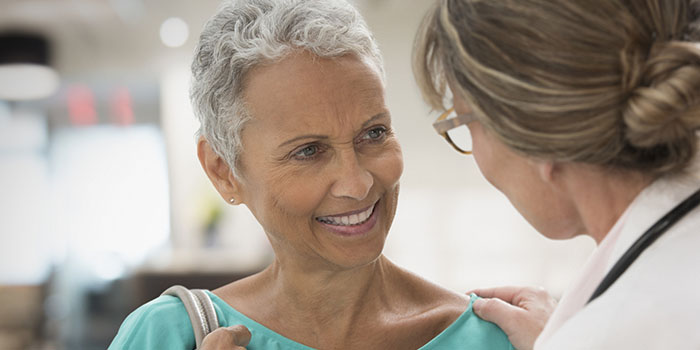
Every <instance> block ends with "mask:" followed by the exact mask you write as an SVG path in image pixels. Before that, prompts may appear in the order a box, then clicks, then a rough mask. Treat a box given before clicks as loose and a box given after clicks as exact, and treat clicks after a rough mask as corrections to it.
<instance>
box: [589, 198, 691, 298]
mask: <svg viewBox="0 0 700 350" xmlns="http://www.w3.org/2000/svg"><path fill="white" fill-rule="evenodd" d="M698 204H700V189H699V190H697V191H695V193H693V194H692V195H690V197H688V198H686V199H685V200H684V201H683V202H681V203H680V204H678V205H677V206H676V207H675V208H673V210H671V211H670V212H668V213H667V214H666V215H664V217H662V218H661V219H659V221H657V222H656V223H655V224H654V225H652V226H651V227H650V228H649V229H648V230H647V231H646V232H644V234H643V235H642V236H641V237H639V239H637V241H636V242H634V244H633V245H632V246H631V247H630V248H629V249H627V251H626V252H625V254H624V255H622V257H621V258H620V260H618V261H617V262H616V263H615V265H614V266H613V267H612V269H611V270H610V271H609V272H608V274H607V275H605V278H603V281H602V282H600V284H599V285H598V288H596V290H595V292H593V295H592V296H591V298H590V299H588V303H590V302H591V301H593V300H595V298H597V297H599V296H600V295H601V294H603V293H604V292H605V291H606V290H608V288H610V286H612V285H613V283H615V281H617V279H618V278H619V277H620V276H622V274H623V273H625V271H626V270H627V268H628V267H630V265H632V263H633V262H634V261H635V260H636V259H637V257H639V255H640V254H642V252H644V250H645V249H647V248H648V247H649V246H650V245H651V244H652V243H654V241H656V239H657V238H659V237H661V235H663V234H664V233H665V232H666V231H667V230H668V229H669V228H670V227H671V226H673V224H675V223H676V222H678V220H680V219H681V218H682V217H683V216H685V215H686V214H688V213H689V212H690V211H691V210H693V209H694V208H695V207H697V206H698ZM588 303H587V304H588Z"/></svg>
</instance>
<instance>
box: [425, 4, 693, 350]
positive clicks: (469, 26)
mask: <svg viewBox="0 0 700 350" xmlns="http://www.w3.org/2000/svg"><path fill="white" fill-rule="evenodd" d="M699 6H700V5H698V2H697V1H689V0H646V1H645V0H640V1H624V0H590V1H578V0H556V1H551V0H522V1H510V0H489V1H477V0H440V1H438V3H437V4H436V7H435V8H434V11H432V12H431V13H430V14H429V15H428V16H427V18H426V20H425V22H424V25H423V27H422V30H421V32H420V34H419V36H418V39H417V42H416V44H417V45H416V51H415V63H416V65H415V71H416V74H417V78H418V81H419V84H420V86H421V88H422V91H423V93H424V95H425V97H426V98H427V100H428V101H430V103H431V104H432V106H433V107H434V108H441V109H444V108H445V107H443V105H444V102H445V97H446V96H448V91H447V89H448V88H449V92H450V94H451V96H452V98H453V100H452V106H454V110H455V112H456V113H455V114H456V116H455V117H454V118H451V119H450V118H449V117H443V118H442V119H443V120H440V121H439V122H438V123H436V127H437V128H438V129H439V131H440V132H441V133H445V132H449V131H448V130H450V129H452V128H455V127H462V128H464V127H467V128H468V129H469V131H470V134H471V139H472V143H471V144H470V145H464V144H462V147H463V148H461V149H459V150H460V151H462V152H463V153H469V152H473V156H474V159H475V161H476V162H477V164H478V166H479V168H480V169H481V171H482V173H483V175H484V176H485V177H486V179H488V181H489V182H491V184H493V185H494V186H495V187H496V188H498V189H499V190H500V191H502V192H503V193H504V194H505V195H506V196H507V197H508V198H509V199H510V201H511V203H512V204H513V205H514V206H515V207H516V208H517V209H518V210H519V211H520V213H521V214H522V215H523V216H524V217H525V218H526V219H527V220H528V221H529V222H530V223H531V224H532V225H533V226H534V227H535V228H536V229H537V230H538V231H539V232H540V233H541V234H543V235H544V236H546V237H549V238H553V239H567V238H571V237H575V236H578V235H588V236H590V237H592V238H593V239H594V240H595V241H596V242H597V244H598V248H597V250H596V251H595V252H594V254H593V255H592V257H591V258H590V260H589V262H588V264H587V266H586V267H585V268H584V271H583V273H582V274H581V276H580V277H579V279H578V280H577V281H575V282H574V284H573V285H572V286H571V289H570V291H568V292H567V293H566V294H565V295H564V297H563V298H562V300H561V302H560V304H559V306H558V307H557V309H556V311H555V312H554V314H553V315H552V317H551V319H550V320H549V322H548V323H547V325H546V327H545V329H544V332H543V333H542V335H541V336H540V337H539V339H538V340H537V344H536V348H541V349H545V348H546V349H690V348H692V349H697V348H700V332H698V325H700V302H698V298H697V295H698V293H699V292H700V273H699V272H698V269H699V267H700V254H698V247H700V209H698V208H697V206H698V203H699V202H700V191H699V188H700V176H699V174H700V173H699V172H698V170H699V169H700V168H699V167H698V166H699V165H700V164H699V163H700V160H698V159H697V156H696V155H697V153H698V152H697V150H698V130H699V129H700V45H699V44H698V43H697V42H694V41H695V40H697V39H698V38H699V36H698V33H697V30H698V28H699V26H700V22H699V21H698V16H699V14H700V8H699ZM452 106H448V107H452ZM447 135H448V136H449V134H447ZM448 141H450V142H451V143H453V144H455V145H457V146H459V143H460V142H464V141H465V140H463V139H460V140H453V139H448ZM490 293H491V294H494V295H496V296H501V297H503V299H505V301H506V302H511V303H512V305H509V304H507V303H504V302H503V301H500V300H498V299H491V300H482V301H481V303H480V304H475V308H476V309H477V311H478V312H480V314H482V315H485V317H487V318H489V319H493V320H494V321H496V322H498V323H499V324H500V325H501V326H502V327H504V329H506V330H507V331H508V332H510V335H511V340H513V342H514V344H515V343H517V344H515V345H516V347H518V348H530V347H532V338H529V339H530V341H529V343H528V341H527V338H528V337H527V336H526V333H528V332H530V331H532V330H535V329H536V328H537V327H530V326H527V327H524V326H523V324H513V321H514V320H522V319H527V318H528V315H530V314H531V312H532V311H533V309H534V310H535V312H540V311H541V309H540V308H539V306H538V305H537V301H538V300H541V299H542V298H538V297H536V296H532V295H531V296H529V297H528V296H526V295H524V294H523V292H522V290H518V289H512V288H511V289H501V290H495V291H490ZM532 302H535V304H532ZM545 314H546V313H545ZM535 318H537V317H535Z"/></svg>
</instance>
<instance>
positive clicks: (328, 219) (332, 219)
mask: <svg viewBox="0 0 700 350" xmlns="http://www.w3.org/2000/svg"><path fill="white" fill-rule="evenodd" d="M378 202H379V201H377V203H378ZM377 203H374V205H372V206H371V207H369V208H367V209H364V210H362V211H360V212H356V213H353V214H350V215H334V216H319V217H317V218H316V220H317V221H319V222H321V223H324V224H328V225H335V226H355V225H362V224H364V223H365V222H367V220H369V218H370V217H371V216H372V213H374V209H375V208H376V207H377Z"/></svg>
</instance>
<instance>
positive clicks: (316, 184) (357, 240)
mask: <svg viewBox="0 0 700 350" xmlns="http://www.w3.org/2000/svg"><path fill="white" fill-rule="evenodd" d="M244 96H245V100H246V103H247V108H248V111H249V112H250V114H251V115H252V120H251V121H250V122H249V123H248V124H246V126H245V128H244V130H243V132H242V135H241V137H242V141H243V152H242V153H241V158H240V171H239V174H240V175H239V177H238V179H237V180H236V181H237V182H238V185H237V187H238V197H237V199H240V200H241V201H242V202H243V203H244V204H246V205H247V206H248V207H249V208H250V210H251V211H252V213H253V214H254V215H255V217H256V218H257V219H258V221H259V222H260V223H261V225H262V226H263V228H264V229H265V231H266V232H267V234H268V237H269V239H270V241H271V243H272V245H273V247H274V249H275V253H276V256H277V259H278V260H280V261H285V260H286V261H291V262H293V263H297V264H298V263H300V264H307V265H308V266H315V267H316V268H317V267H318V266H327V267H330V268H337V267H342V268H348V267H355V266H362V265H365V264H367V263H369V262H372V261H374V260H375V259H376V258H377V257H378V256H379V255H380V254H381V251H382V249H383V246H384V241H385V238H386V235H387V233H388V231H389V227H390V226H391V223H392V220H393V218H394V213H395V210H396V201H397V197H398V191H399V177H400V176H401V173H402V171H403V160H402V155H401V149H400V147H399V144H398V142H397V141H396V138H395V137H394V134H393V131H392V127H391V117H390V115H389V111H388V110H387V107H386V105H385V103H384V88H383V85H382V82H381V80H380V77H379V75H378V73H377V72H376V71H375V70H374V69H373V68H372V67H371V66H369V65H368V64H366V63H364V62H363V61H362V60H360V59H357V58H355V57H351V56H346V57H341V58H336V59H323V58H318V57H315V56H312V55H311V54H308V53H295V54H292V55H290V56H289V57H287V58H285V59H283V60H282V61H280V62H277V63H274V64H271V65H267V66H262V67H258V68H256V69H254V70H252V71H251V72H250V73H249V75H248V80H247V82H246V89H245V94H244ZM319 263H321V264H322V265H319Z"/></svg>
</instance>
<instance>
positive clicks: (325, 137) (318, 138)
mask: <svg viewBox="0 0 700 350" xmlns="http://www.w3.org/2000/svg"><path fill="white" fill-rule="evenodd" d="M388 116H389V113H387V112H382V113H379V114H377V115H375V116H373V117H372V118H369V119H367V120H366V121H365V122H364V123H362V129H364V128H366V127H367V125H369V124H371V123H373V122H374V121H376V120H377V119H381V118H385V117H388ZM304 139H314V140H327V139H328V136H326V135H317V134H309V135H301V136H297V137H295V138H293V139H289V140H287V141H284V142H282V143H281V144H280V145H279V146H278V148H282V147H284V146H286V145H288V144H290V143H294V142H297V141H300V140H304Z"/></svg>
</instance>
